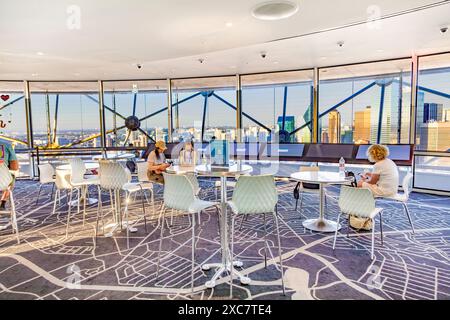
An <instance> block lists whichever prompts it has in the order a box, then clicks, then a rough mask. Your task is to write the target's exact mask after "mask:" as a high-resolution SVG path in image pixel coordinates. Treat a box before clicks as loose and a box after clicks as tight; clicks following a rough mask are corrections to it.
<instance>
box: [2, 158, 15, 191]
mask: <svg viewBox="0 0 450 320" xmlns="http://www.w3.org/2000/svg"><path fill="white" fill-rule="evenodd" d="M12 181H13V177H12V175H11V172H9V169H8V167H7V166H6V164H4V163H2V164H0V191H4V190H7V189H8V187H9V185H10V184H11V182H12Z"/></svg>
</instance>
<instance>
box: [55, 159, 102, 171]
mask: <svg viewBox="0 0 450 320" xmlns="http://www.w3.org/2000/svg"><path fill="white" fill-rule="evenodd" d="M84 165H85V166H86V169H87V170H91V169H98V168H99V166H100V165H99V164H98V162H96V161H95V162H93V161H86V162H85V163H84ZM56 170H70V164H62V165H60V166H57V167H56Z"/></svg>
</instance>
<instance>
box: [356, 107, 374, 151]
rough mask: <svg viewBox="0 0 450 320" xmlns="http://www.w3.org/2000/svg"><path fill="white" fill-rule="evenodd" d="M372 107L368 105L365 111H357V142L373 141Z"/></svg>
mask: <svg viewBox="0 0 450 320" xmlns="http://www.w3.org/2000/svg"><path fill="white" fill-rule="evenodd" d="M371 111H372V109H371V107H370V106H367V107H366V108H365V109H364V110H363V111H356V112H355V120H354V124H353V126H354V130H353V140H354V141H355V143H361V144H364V143H369V142H370V141H371V127H370V126H371V116H372V112H371Z"/></svg>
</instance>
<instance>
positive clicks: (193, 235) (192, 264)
mask: <svg viewBox="0 0 450 320" xmlns="http://www.w3.org/2000/svg"><path fill="white" fill-rule="evenodd" d="M199 213H200V212H199ZM191 229H192V252H191V259H192V261H191V292H194V268H195V213H193V214H192V228H191Z"/></svg>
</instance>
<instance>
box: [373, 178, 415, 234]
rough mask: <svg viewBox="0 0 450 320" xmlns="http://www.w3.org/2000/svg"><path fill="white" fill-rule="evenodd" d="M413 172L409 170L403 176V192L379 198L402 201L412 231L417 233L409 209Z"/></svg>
mask: <svg viewBox="0 0 450 320" xmlns="http://www.w3.org/2000/svg"><path fill="white" fill-rule="evenodd" d="M413 177H414V176H413V174H412V173H411V172H408V173H407V174H406V176H405V177H404V178H403V181H402V187H403V193H397V194H395V195H393V196H390V197H379V198H377V199H383V200H384V199H385V200H393V201H397V202H400V203H401V204H402V205H403V208H404V209H405V213H406V216H407V217H408V220H409V224H410V225H411V229H412V233H415V230H414V225H413V222H412V219H411V215H410V214H409V210H408V205H407V203H408V200H409V194H410V193H411V185H412V184H411V182H412V179H413Z"/></svg>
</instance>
